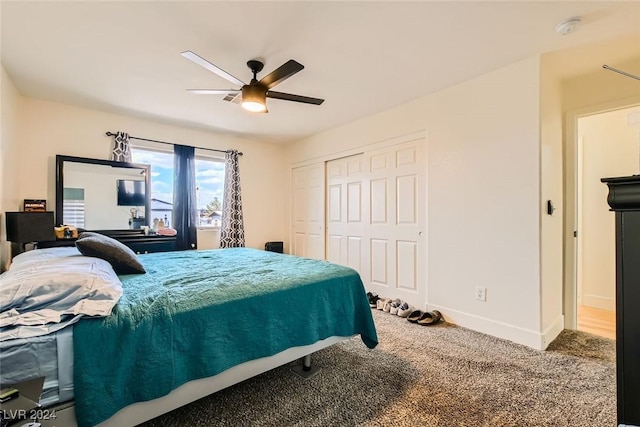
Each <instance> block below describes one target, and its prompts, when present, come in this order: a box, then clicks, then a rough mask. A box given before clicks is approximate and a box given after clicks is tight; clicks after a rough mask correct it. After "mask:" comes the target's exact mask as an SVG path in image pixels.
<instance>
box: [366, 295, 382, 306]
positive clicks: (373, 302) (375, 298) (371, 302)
mask: <svg viewBox="0 0 640 427" xmlns="http://www.w3.org/2000/svg"><path fill="white" fill-rule="evenodd" d="M367 299H368V300H369V306H370V307H371V308H378V300H379V299H380V297H379V296H378V294H376V293H374V292H367Z"/></svg>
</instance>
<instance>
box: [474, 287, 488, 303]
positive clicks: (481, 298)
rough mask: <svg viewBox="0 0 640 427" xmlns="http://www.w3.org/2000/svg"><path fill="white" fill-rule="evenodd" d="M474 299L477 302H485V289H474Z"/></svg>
mask: <svg viewBox="0 0 640 427" xmlns="http://www.w3.org/2000/svg"><path fill="white" fill-rule="evenodd" d="M476 299H477V300H478V301H486V300H487V288H481V287H479V286H478V287H476Z"/></svg>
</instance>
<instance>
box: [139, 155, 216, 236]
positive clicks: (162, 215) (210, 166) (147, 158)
mask: <svg viewBox="0 0 640 427" xmlns="http://www.w3.org/2000/svg"><path fill="white" fill-rule="evenodd" d="M163 148H164V147H163ZM203 151H204V150H198V149H196V160H195V167H196V204H197V206H198V224H199V226H201V227H219V226H220V221H221V216H222V200H223V191H224V170H225V167H224V165H225V163H224V160H223V159H221V158H218V157H210V156H207V155H205V154H203V153H202V152H203ZM204 153H207V154H209V153H210V152H209V151H204ZM131 160H132V161H133V162H134V163H146V164H149V165H151V219H152V224H153V223H154V222H155V221H156V220H162V221H163V222H164V225H165V227H171V215H172V211H173V151H166V149H165V150H164V151H163V150H160V149H155V150H154V149H152V148H148V147H146V146H145V147H141V146H132V147H131Z"/></svg>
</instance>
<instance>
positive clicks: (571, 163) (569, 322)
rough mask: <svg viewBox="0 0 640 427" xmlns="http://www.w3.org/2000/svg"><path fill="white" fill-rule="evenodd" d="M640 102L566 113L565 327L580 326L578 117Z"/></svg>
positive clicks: (621, 101) (636, 98) (613, 103)
mask: <svg viewBox="0 0 640 427" xmlns="http://www.w3.org/2000/svg"><path fill="white" fill-rule="evenodd" d="M636 106H640V96H632V97H627V98H623V99H619V100H615V101H611V102H606V103H602V104H596V105H592V106H588V107H583V108H578V109H574V110H569V111H567V112H566V114H565V143H564V208H565V209H564V227H563V229H564V232H563V233H564V239H563V240H564V323H565V325H564V327H565V329H571V330H575V329H577V327H578V313H577V310H578V282H577V279H578V274H577V268H578V259H577V254H578V238H577V237H574V231H577V230H578V185H577V182H578V119H580V118H582V117H587V116H593V115H596V114H601V113H606V112H609V111H614V110H620V109H624V108H633V107H636Z"/></svg>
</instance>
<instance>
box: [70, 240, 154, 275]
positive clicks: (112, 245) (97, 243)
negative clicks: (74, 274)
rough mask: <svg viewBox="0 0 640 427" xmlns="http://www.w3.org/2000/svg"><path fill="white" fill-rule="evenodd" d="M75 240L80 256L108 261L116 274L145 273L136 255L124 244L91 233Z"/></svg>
mask: <svg viewBox="0 0 640 427" xmlns="http://www.w3.org/2000/svg"><path fill="white" fill-rule="evenodd" d="M83 234H85V236H82V238H81V239H78V240H76V247H77V248H78V250H79V251H80V253H81V254H82V255H86V256H91V257H95V258H101V259H103V260H105V261H108V262H109V264H111V266H112V267H113V270H114V271H115V272H116V274H142V273H146V271H145V269H144V267H143V266H142V264H140V261H138V257H137V256H136V254H135V253H134V252H133V251H132V250H131V249H130V248H129V247H127V246H125V245H124V244H122V243H120V242H118V241H117V240H115V239H112V238H111V237H107V236H105V235H103V234H98V233H92V234H91V235H88V236H87V235H86V234H87V233H83Z"/></svg>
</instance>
